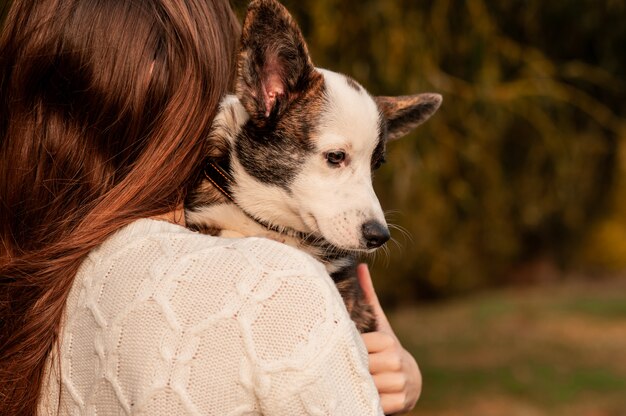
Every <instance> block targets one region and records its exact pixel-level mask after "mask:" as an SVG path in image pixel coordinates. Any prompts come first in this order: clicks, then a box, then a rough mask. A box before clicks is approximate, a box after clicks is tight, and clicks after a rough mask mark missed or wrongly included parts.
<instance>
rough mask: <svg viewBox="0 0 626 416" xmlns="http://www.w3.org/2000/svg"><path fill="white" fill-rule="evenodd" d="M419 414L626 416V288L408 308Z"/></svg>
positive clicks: (494, 296) (549, 288)
mask: <svg viewBox="0 0 626 416" xmlns="http://www.w3.org/2000/svg"><path fill="white" fill-rule="evenodd" d="M390 319H391V321H392V324H393V326H394V328H395V329H396V330H397V332H398V334H399V336H400V338H401V339H402V341H403V344H404V345H405V347H406V348H407V349H409V350H410V351H411V352H412V353H413V354H414V356H415V357H416V358H417V360H418V362H419V364H420V367H421V369H422V373H423V376H424V389H423V395H422V398H421V399H420V402H419V403H418V405H417V407H416V409H415V410H414V411H413V412H412V413H411V415H421V416H431V415H432V416H435V415H436V416H444V415H445V416H453V415H463V416H474V415H475V416H517V415H519V416H543V415H549V416H553V415H557V416H558V415H567V416H626V280H624V279H605V280H600V281H598V280H595V281H589V280H586V281H575V282H568V283H553V284H550V285H542V286H539V287H532V288H523V289H520V288H516V289H506V290H498V291H492V292H489V293H483V294H480V295H476V296H471V297H466V298H463V299H456V300H453V301H447V302H445V303H437V304H429V305H422V306H413V307H406V308H401V309H399V310H397V311H396V312H394V313H393V314H391V316H390Z"/></svg>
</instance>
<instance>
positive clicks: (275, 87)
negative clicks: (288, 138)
mask: <svg viewBox="0 0 626 416" xmlns="http://www.w3.org/2000/svg"><path fill="white" fill-rule="evenodd" d="M237 71H238V73H237V84H236V93H237V97H238V98H239V100H240V101H241V103H242V104H243V106H244V108H245V109H246V111H247V112H248V114H249V115H250V118H251V119H252V120H253V121H254V122H255V123H256V124H257V125H259V126H264V125H266V124H267V123H268V122H271V121H272V120H274V119H276V118H277V117H279V116H280V115H281V114H282V113H283V112H284V111H285V110H286V109H287V108H288V107H289V106H290V105H291V104H292V103H293V101H294V100H295V99H297V98H298V96H299V95H301V94H304V93H306V91H307V88H310V86H311V85H312V82H311V81H312V80H313V79H314V78H315V77H316V74H317V73H316V72H315V68H314V66H313V63H312V62H311V58H310V56H309V52H308V49H307V46H306V43H305V41H304V37H303V36H302V33H301V32H300V29H299V28H298V25H297V24H296V22H295V21H294V20H293V18H292V17H291V15H290V14H289V12H288V11H287V9H285V7H284V6H282V5H281V4H280V3H278V2H277V1H275V0H255V1H253V2H252V3H250V6H249V7H248V11H247V13H246V17H245V19H244V24H243V28H242V35H241V49H240V51H239V57H238V68H237ZM317 78H320V79H321V76H320V75H319V74H317Z"/></svg>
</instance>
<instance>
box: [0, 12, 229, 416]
mask: <svg viewBox="0 0 626 416" xmlns="http://www.w3.org/2000/svg"><path fill="white" fill-rule="evenodd" d="M237 31H238V23H237V20H236V18H235V17H234V15H233V12H232V10H231V8H230V5H229V3H228V0H184V1H183V0H141V1H133V0H106V1H98V0H15V1H14V2H13V4H12V6H11V8H10V10H9V13H8V16H7V18H6V21H5V25H4V28H3V32H2V37H1V38H0V178H1V180H0V414H1V415H32V414H35V413H36V408H37V401H38V398H39V395H40V390H41V385H42V379H43V375H44V372H45V363H46V358H47V356H48V354H49V353H50V351H51V349H52V348H53V346H54V345H55V343H56V341H57V337H58V333H59V326H60V322H61V317H62V314H63V310H64V305H65V302H66V298H67V296H68V293H69V290H70V288H71V286H72V282H73V279H74V276H75V274H76V272H77V269H78V267H79V266H80V263H81V261H82V260H83V259H84V257H85V256H86V254H87V253H88V252H89V251H90V250H91V249H93V248H94V247H95V246H97V245H99V244H100V243H102V242H103V241H104V240H105V239H106V238H107V237H108V236H110V235H111V234H112V233H113V232H115V231H116V230H117V229H119V228H120V227H122V226H124V225H126V224H128V223H130V222H131V221H133V220H136V219H138V218H142V217H147V216H152V215H158V214H163V213H165V212H168V211H170V210H172V209H173V208H174V207H176V206H178V205H179V204H180V203H181V202H182V201H183V198H184V196H185V193H186V191H187V189H189V187H190V186H191V185H192V184H193V182H194V180H195V179H196V178H197V175H198V171H199V167H200V166H201V160H202V158H203V155H204V154H205V151H206V148H205V146H206V145H205V143H204V140H203V139H204V138H205V137H206V136H207V133H208V131H209V129H210V126H211V121H212V119H213V117H214V115H215V112H216V109H217V106H218V103H219V100H220V99H221V97H222V96H223V94H224V93H225V92H226V90H227V88H228V87H229V85H230V83H231V82H232V76H233V68H234V63H233V58H234V53H235V45H236V40H237Z"/></svg>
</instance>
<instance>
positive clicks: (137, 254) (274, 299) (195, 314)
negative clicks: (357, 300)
mask: <svg viewBox="0 0 626 416" xmlns="http://www.w3.org/2000/svg"><path fill="white" fill-rule="evenodd" d="M60 341H61V347H60V353H61V363H60V368H61V375H62V377H61V378H62V386H63V388H62V392H61V396H60V397H61V403H60V410H61V413H60V414H77V413H79V414H128V413H129V412H132V413H133V414H146V415H161V414H163V415H165V414H167V415H178V414H207V415H229V414H273V415H274V414H276V415H280V414H284V415H299V414H324V415H336V414H341V415H364V414H382V412H381V411H380V410H379V400H378V394H377V392H376V388H375V387H374V385H373V382H372V379H371V376H370V375H369V373H368V370H367V354H366V351H365V350H364V348H363V347H362V343H361V342H360V339H359V335H358V333H357V331H356V329H355V327H354V325H353V324H352V322H351V321H350V319H349V317H348V315H347V313H346V310H345V307H344V306H343V303H342V301H341V298H340V296H339V294H338V293H337V291H336V289H335V288H334V285H333V283H332V281H331V279H330V278H329V277H328V275H327V274H326V272H325V270H324V268H323V266H322V265H321V264H319V263H317V262H315V261H314V260H313V259H312V258H310V257H308V256H306V255H304V254H302V253H300V252H298V251H296V250H294V249H291V248H289V247H287V246H285V245H282V244H279V243H276V242H273V241H270V240H265V239H258V238H252V239H234V240H230V239H219V238H212V237H207V236H204V235H200V234H196V233H193V232H190V231H189V230H187V229H185V228H183V227H180V226H177V225H174V224H170V223H166V222H163V221H156V220H150V219H145V220H139V221H137V222H135V223H132V224H130V225H129V226H127V227H125V228H123V229H122V230H120V231H119V232H118V233H116V234H115V235H113V236H112V237H110V238H109V239H108V240H107V241H105V243H104V244H103V245H101V246H100V247H98V248H97V249H95V250H93V251H92V252H91V253H90V254H89V256H88V257H87V258H86V260H85V261H84V262H83V264H82V265H81V267H80V270H79V273H78V274H77V277H76V280H75V281H74V284H73V287H72V290H71V292H70V295H69V298H68V302H67V309H66V314H65V317H64V321H63V326H62V330H61V335H60ZM355 345H357V346H359V348H356V349H355V347H354V346H355ZM51 368H52V371H51V372H50V373H49V374H50V375H51V377H50V384H49V386H48V388H47V389H46V390H44V392H43V396H42V397H44V400H43V401H42V403H41V404H40V409H41V410H42V414H46V415H47V414H56V410H57V403H56V398H57V397H59V396H58V382H57V381H56V377H55V374H56V373H55V368H58V367H57V365H53V366H52V367H51Z"/></svg>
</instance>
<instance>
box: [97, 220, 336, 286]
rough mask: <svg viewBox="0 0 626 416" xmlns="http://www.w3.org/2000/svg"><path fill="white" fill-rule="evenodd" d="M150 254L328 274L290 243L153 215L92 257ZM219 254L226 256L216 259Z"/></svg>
mask: <svg viewBox="0 0 626 416" xmlns="http://www.w3.org/2000/svg"><path fill="white" fill-rule="evenodd" d="M150 255H157V256H158V258H159V259H163V258H167V259H168V261H169V262H170V264H173V263H176V262H183V263H184V262H188V261H190V260H193V261H195V262H202V263H215V264H216V265H219V266H221V267H225V266H226V263H227V262H232V261H238V262H239V265H240V266H243V267H252V268H262V269H264V271H265V272H266V273H273V272H277V273H281V272H288V271H294V270H298V271H299V272H301V273H303V274H311V273H312V274H319V273H322V274H325V271H324V268H323V266H322V265H321V264H320V263H319V262H318V261H317V260H315V259H314V258H313V257H311V256H310V255H308V254H306V253H304V252H302V251H300V250H297V249H295V248H293V247H290V246H288V245H286V244H282V243H279V242H276V241H273V240H270V239H266V238H257V237H249V238H232V239H231V238H220V237H213V236H208V235H204V234H200V233H197V232H193V231H191V230H189V229H187V228H184V227H182V226H179V225H175V224H171V223H168V222H165V221H157V220H152V219H142V220H139V221H136V222H134V223H132V224H130V225H128V226H126V227H125V228H123V229H121V230H120V231H118V232H117V233H116V234H114V235H113V236H112V237H111V238H109V239H108V240H107V241H106V242H105V243H104V244H103V245H102V246H101V247H99V248H98V249H97V250H94V252H93V253H92V254H91V256H90V257H92V258H99V259H103V258H105V259H108V260H118V261H124V260H125V261H130V262H132V263H141V262H142V260H144V261H145V260H147V259H148V258H149V257H150ZM216 257H219V258H221V259H222V260H221V261H217V262H216V260H217V259H216ZM172 262H173V263H172Z"/></svg>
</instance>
